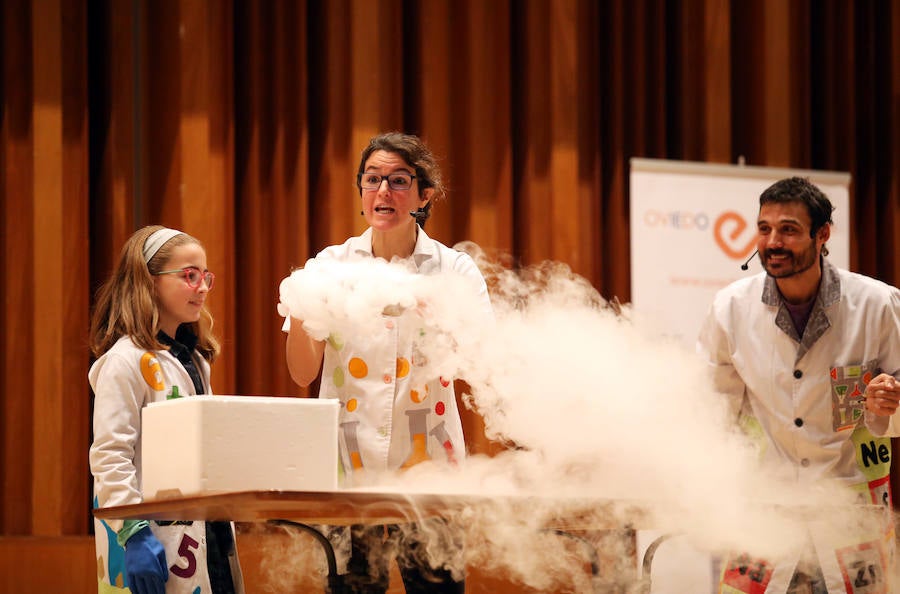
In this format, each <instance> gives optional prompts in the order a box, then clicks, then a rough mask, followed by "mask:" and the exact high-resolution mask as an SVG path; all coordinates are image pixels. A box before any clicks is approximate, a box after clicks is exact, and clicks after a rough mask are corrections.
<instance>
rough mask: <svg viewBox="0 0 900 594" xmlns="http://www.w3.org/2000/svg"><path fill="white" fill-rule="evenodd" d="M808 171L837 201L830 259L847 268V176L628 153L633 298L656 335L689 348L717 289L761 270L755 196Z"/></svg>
mask: <svg viewBox="0 0 900 594" xmlns="http://www.w3.org/2000/svg"><path fill="white" fill-rule="evenodd" d="M792 176H798V177H806V178H809V180H810V181H811V182H812V183H814V184H816V185H817V186H818V187H819V188H820V189H821V190H822V191H823V192H824V193H825V195H826V196H828V199H829V200H831V203H832V205H833V206H834V207H835V210H834V213H833V214H832V218H833V219H834V225H833V227H832V230H831V239H830V240H829V241H828V244H827V246H828V250H829V255H828V256H827V257H828V259H829V260H830V261H831V262H832V263H833V264H835V265H836V266H838V267H841V268H849V262H850V236H849V230H850V226H849V222H850V221H849V216H850V212H849V211H850V198H849V185H850V174H848V173H839V172H828V171H809V170H797V169H778V168H773V167H751V166H743V165H715V164H709V163H695V162H686V161H665V160H656V159H631V211H630V215H631V298H632V304H633V306H634V310H635V312H636V313H637V314H638V315H640V316H641V317H642V318H645V319H646V318H649V319H650V320H652V321H653V322H654V323H656V324H658V325H659V331H660V334H662V335H667V336H671V337H675V338H678V339H679V340H681V341H683V342H684V343H685V344H686V345H688V346H690V347H692V348H693V345H694V341H695V340H696V338H697V334H698V332H699V330H700V324H701V323H702V321H703V318H704V316H705V315H706V311H707V309H708V308H709V305H710V303H711V302H712V299H713V296H714V295H715V293H716V291H718V290H719V289H721V288H722V287H724V286H725V285H727V284H729V283H731V282H732V281H734V280H737V279H739V278H741V277H743V276H748V275H751V274H757V273H759V272H761V271H762V267H761V266H760V264H759V260H758V259H757V258H756V257H753V258H752V260H751V261H750V263H749V269H748V270H746V271H744V270H741V264H743V263H744V262H745V261H746V260H747V259H748V258H750V257H751V255H752V254H753V251H754V250H755V249H756V218H757V215H758V213H759V195H760V194H761V193H762V192H763V190H765V189H766V188H767V187H769V186H770V185H772V184H773V183H774V182H776V181H778V180H779V179H783V178H785V177H792Z"/></svg>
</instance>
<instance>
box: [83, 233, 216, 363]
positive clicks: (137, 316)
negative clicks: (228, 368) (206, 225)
mask: <svg viewBox="0 0 900 594" xmlns="http://www.w3.org/2000/svg"><path fill="white" fill-rule="evenodd" d="M162 228H163V227H162V226H161V225H150V226H148V227H144V228H142V229H138V230H137V231H135V232H134V233H133V234H132V235H131V237H129V238H128V241H126V242H125V245H124V246H123V247H122V252H121V254H120V255H119V263H118V265H117V266H116V269H115V271H114V272H113V274H112V276H110V277H109V279H107V281H106V282H105V283H104V284H103V285H102V286H101V287H100V289H98V291H97V295H96V298H95V300H94V310H93V313H92V315H91V329H90V335H89V338H90V346H91V352H93V354H94V355H95V356H97V357H99V356H101V355H102V354H103V353H105V352H106V351H108V350H109V349H110V348H111V347H112V346H113V345H114V344H115V343H116V341H117V340H119V339H120V338H121V337H123V336H128V337H130V338H131V340H132V342H134V343H135V344H136V345H137V346H139V347H141V348H144V349H147V350H153V351H158V350H163V349H165V348H166V347H165V346H163V345H162V344H161V343H160V342H159V340H157V338H156V334H157V333H158V332H159V305H158V303H157V299H156V285H155V283H154V282H153V274H154V273H158V272H160V271H161V270H165V268H164V266H165V264H166V263H167V262H168V261H169V259H170V258H171V256H172V250H174V249H175V248H177V247H179V246H182V245H186V244H190V243H196V244H197V245H199V246H201V247H202V246H203V244H201V243H200V241H198V240H197V239H196V238H194V237H191V236H190V235H188V234H187V233H180V234H178V235H176V236H175V237H173V238H172V239H170V240H169V241H167V242H166V243H165V244H163V246H162V247H161V248H159V251H158V252H156V254H155V255H154V256H153V257H152V258H151V259H150V261H149V262H147V263H146V264H145V263H144V242H146V241H147V238H148V237H150V235H152V234H153V233H154V232H156V231H158V230H159V229H162ZM190 326H191V329H192V330H193V331H194V334H195V335H196V336H197V352H199V353H200V355H201V356H202V357H203V358H204V359H206V360H207V361H209V362H210V363H212V361H214V360H215V358H216V357H217V356H218V354H219V349H220V347H219V342H218V341H217V340H216V338H215V337H214V336H213V335H212V327H213V318H212V314H210V312H209V310H208V309H207V308H206V305H205V304H204V305H203V309H202V310H201V311H200V320H199V321H197V322H191V323H190ZM173 338H174V337H173Z"/></svg>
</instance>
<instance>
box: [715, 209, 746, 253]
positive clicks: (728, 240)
mask: <svg viewBox="0 0 900 594" xmlns="http://www.w3.org/2000/svg"><path fill="white" fill-rule="evenodd" d="M726 223H734V228H733V229H732V230H731V233H729V234H728V237H724V232H723V230H722V228H723V227H724V226H725V224H726ZM747 227H748V225H747V221H745V220H744V217H742V216H741V215H739V214H738V213H736V212H734V211H733V210H727V211H725V212H723V213H722V214H721V215H719V218H718V219H716V224H715V226H714V227H713V239H715V240H716V245H718V246H719V248H720V249H721V250H722V251H723V252H725V254H726V255H727V256H728V257H729V258H732V259H734V260H743V259H744V258H746V257H747V256H748V255H749V254H750V252H752V251H753V248H754V247H755V246H756V235H755V234H754V235H753V237H751V238H750V241H749V242H748V243H747V245H744V246H735V243H736V242H737V240H738V237H739V236H740V235H741V233H743V232H744V230H745V229H746V228H747Z"/></svg>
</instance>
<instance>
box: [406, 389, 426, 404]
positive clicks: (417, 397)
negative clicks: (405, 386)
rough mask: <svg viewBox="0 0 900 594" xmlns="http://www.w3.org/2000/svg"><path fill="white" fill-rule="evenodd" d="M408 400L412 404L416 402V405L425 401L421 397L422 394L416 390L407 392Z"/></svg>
mask: <svg viewBox="0 0 900 594" xmlns="http://www.w3.org/2000/svg"><path fill="white" fill-rule="evenodd" d="M409 399H410V400H412V401H413V402H417V403H418V402H422V401H423V400H425V398H424V397H423V396H422V394H421V393H420V392H419V391H418V390H410V391H409Z"/></svg>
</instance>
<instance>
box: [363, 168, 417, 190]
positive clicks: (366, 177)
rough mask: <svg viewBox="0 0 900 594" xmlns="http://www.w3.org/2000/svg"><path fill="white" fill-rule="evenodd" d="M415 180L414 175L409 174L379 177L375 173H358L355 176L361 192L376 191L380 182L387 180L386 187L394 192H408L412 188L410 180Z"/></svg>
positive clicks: (391, 174)
mask: <svg viewBox="0 0 900 594" xmlns="http://www.w3.org/2000/svg"><path fill="white" fill-rule="evenodd" d="M414 179H416V176H415V175H412V174H410V173H389V174H388V175H379V174H377V173H368V172H366V173H358V174H357V175H356V183H357V184H359V187H360V188H361V189H363V190H377V189H378V188H380V187H381V182H383V181H384V180H387V183H388V187H390V189H392V190H395V191H403V190H408V189H409V188H410V187H412V180H414Z"/></svg>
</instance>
